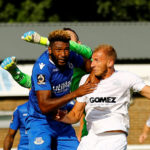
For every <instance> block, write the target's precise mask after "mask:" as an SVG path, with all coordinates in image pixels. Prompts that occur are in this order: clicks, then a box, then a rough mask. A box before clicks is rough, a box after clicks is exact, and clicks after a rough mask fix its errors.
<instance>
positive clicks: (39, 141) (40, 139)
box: [34, 137, 44, 145]
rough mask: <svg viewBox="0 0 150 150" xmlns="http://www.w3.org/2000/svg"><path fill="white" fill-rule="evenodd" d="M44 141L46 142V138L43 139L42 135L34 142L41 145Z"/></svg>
mask: <svg viewBox="0 0 150 150" xmlns="http://www.w3.org/2000/svg"><path fill="white" fill-rule="evenodd" d="M43 143H44V140H43V139H42V137H37V138H36V139H35V141H34V144H36V145H40V144H43Z"/></svg>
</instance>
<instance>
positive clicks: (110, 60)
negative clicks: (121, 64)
mask: <svg viewBox="0 0 150 150" xmlns="http://www.w3.org/2000/svg"><path fill="white" fill-rule="evenodd" d="M113 65H114V61H113V60H112V59H109V60H108V62H107V66H108V67H110V68H111V67H112V66H113Z"/></svg>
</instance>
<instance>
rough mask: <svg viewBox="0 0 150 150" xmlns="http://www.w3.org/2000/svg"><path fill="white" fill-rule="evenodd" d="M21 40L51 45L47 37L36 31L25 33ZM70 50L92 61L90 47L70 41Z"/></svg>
mask: <svg viewBox="0 0 150 150" xmlns="http://www.w3.org/2000/svg"><path fill="white" fill-rule="evenodd" d="M21 39H23V40H25V41H27V42H31V43H37V44H41V45H45V46H49V44H50V43H49V40H48V38H47V37H43V36H41V35H40V34H39V33H37V32H35V31H28V32H26V33H24V34H23V36H22V37H21ZM70 50H71V51H74V52H76V53H78V54H79V55H82V56H83V57H84V58H87V59H90V58H91V56H92V50H91V48H90V47H88V46H86V45H83V44H78V43H76V42H75V41H70Z"/></svg>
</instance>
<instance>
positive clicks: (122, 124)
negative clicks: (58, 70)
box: [56, 44, 150, 150]
mask: <svg viewBox="0 0 150 150" xmlns="http://www.w3.org/2000/svg"><path fill="white" fill-rule="evenodd" d="M116 58H117V54H116V51H115V49H114V48H113V47H112V46H110V45H106V44H105V45H100V46H98V47H97V48H96V49H95V51H94V52H93V55H92V64H91V67H92V73H91V74H90V75H85V76H83V78H82V79H81V82H80V85H82V84H83V83H85V81H88V82H92V83H96V84H97V89H96V90H95V91H93V93H91V94H87V95H84V96H82V97H79V98H77V102H76V104H75V106H74V108H73V109H72V111H70V112H69V113H68V114H66V115H65V116H64V117H60V116H59V115H57V116H56V120H59V121H62V122H65V123H69V124H71V123H76V122H78V121H79V119H80V117H81V115H82V113H83V111H84V108H85V111H86V118H85V119H86V121H87V129H88V135H87V136H85V137H83V138H82V139H81V142H80V144H79V147H78V150H93V149H94V150H126V149H127V135H128V129H129V116H128V106H129V104H130V90H133V91H135V92H140V94H141V95H143V96H145V97H147V98H150V86H148V85H145V83H144V82H143V81H142V79H140V78H139V77H138V76H136V75H135V74H133V73H130V72H126V71H117V70H115V69H114V63H115V61H116Z"/></svg>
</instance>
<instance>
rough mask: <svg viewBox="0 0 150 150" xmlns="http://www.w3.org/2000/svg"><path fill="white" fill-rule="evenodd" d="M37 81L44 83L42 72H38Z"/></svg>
mask: <svg viewBox="0 0 150 150" xmlns="http://www.w3.org/2000/svg"><path fill="white" fill-rule="evenodd" d="M37 81H38V84H39V85H40V84H45V75H43V74H38V75H37Z"/></svg>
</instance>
